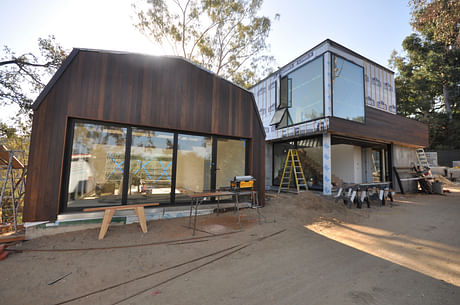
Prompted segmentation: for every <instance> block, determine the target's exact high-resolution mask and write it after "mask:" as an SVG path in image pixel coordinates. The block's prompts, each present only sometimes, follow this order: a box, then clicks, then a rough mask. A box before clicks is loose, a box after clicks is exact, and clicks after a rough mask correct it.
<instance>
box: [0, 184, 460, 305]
mask: <svg viewBox="0 0 460 305" xmlns="http://www.w3.org/2000/svg"><path fill="white" fill-rule="evenodd" d="M450 189H451V190H452V192H451V193H449V194H447V195H421V194H419V195H397V197H396V202H395V206H393V207H390V206H388V205H386V206H383V207H379V206H377V204H376V203H375V202H373V205H372V206H371V208H370V209H368V208H363V209H362V210H359V209H356V208H353V209H351V210H350V209H347V208H345V207H344V206H343V204H342V203H335V202H334V201H332V200H328V199H325V198H323V197H321V196H319V195H316V194H313V193H310V192H305V193H302V194H300V195H291V194H289V195H288V194H283V195H281V196H280V197H279V198H272V199H271V200H268V201H267V205H266V207H265V208H263V209H262V213H263V215H264V216H265V220H266V222H264V223H262V224H261V225H259V224H257V219H256V218H255V215H256V211H255V210H250V209H248V210H244V211H243V214H244V215H243V221H242V225H243V229H242V230H241V231H239V230H238V225H237V222H236V217H235V214H234V213H233V212H226V213H223V214H220V215H215V214H214V215H210V216H202V217H199V219H198V228H199V229H200V230H201V231H200V232H198V234H197V235H196V236H195V237H194V238H192V236H191V231H190V230H189V229H187V228H186V227H185V226H186V224H187V219H173V220H162V221H151V222H149V223H148V229H149V232H148V233H146V234H143V233H141V232H140V229H139V228H138V225H137V224H132V225H125V226H111V227H110V228H109V231H108V233H107V235H106V237H105V238H104V239H103V240H102V241H98V240H97V235H98V230H97V229H90V230H85V231H78V232H72V233H64V234H59V235H54V236H48V237H41V238H37V239H34V240H30V241H27V242H24V243H22V244H20V245H16V246H14V247H11V249H14V250H22V252H15V253H12V254H11V255H10V256H9V257H8V258H7V259H5V260H3V261H1V262H0V276H1V281H0V304H189V305H192V304H197V305H198V304H200V305H203V304H244V305H247V304H261V305H262V304H263V305H266V304H277V305H278V304H286V305H288V304H289V305H292V304H318V305H325V304H341V305H344V304H417V305H420V304H452V305H454V304H455V305H458V304H460V188H459V187H452V188H450ZM225 233H228V234H225ZM114 247H119V248H114ZM66 249H76V250H74V251H59V250H66ZM31 250H34V251H31ZM47 250H50V251H47ZM63 275H67V276H66V277H65V278H63V279H61V280H59V281H57V282H55V283H54V284H51V282H53V281H54V280H56V279H58V278H60V277H61V276H63Z"/></svg>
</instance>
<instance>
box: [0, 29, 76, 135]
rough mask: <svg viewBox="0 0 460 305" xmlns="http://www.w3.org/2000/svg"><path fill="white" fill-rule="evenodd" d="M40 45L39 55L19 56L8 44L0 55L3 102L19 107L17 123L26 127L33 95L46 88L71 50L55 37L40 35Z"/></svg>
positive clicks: (1, 100) (28, 122) (30, 112)
mask: <svg viewBox="0 0 460 305" xmlns="http://www.w3.org/2000/svg"><path fill="white" fill-rule="evenodd" d="M38 47H39V51H40V55H38V56H37V55H34V54H33V53H25V54H22V55H19V56H17V55H16V54H15V52H13V51H12V50H11V49H10V48H8V47H7V46H4V49H3V53H4V54H3V55H2V56H0V102H1V104H2V105H12V104H13V105H17V106H19V114H18V116H16V125H17V126H19V129H23V130H28V129H29V127H30V123H31V118H32V111H31V105H32V102H33V98H32V96H36V95H38V94H39V93H40V92H41V91H42V90H43V88H44V87H45V80H46V79H47V78H48V79H49V78H50V77H51V76H52V75H53V74H54V73H55V72H56V70H57V69H58V68H59V67H60V66H61V64H62V62H63V61H64V59H65V58H66V56H67V53H68V52H67V51H66V50H64V49H63V48H62V47H61V46H60V45H59V44H58V43H56V40H55V38H54V36H49V37H48V38H46V39H43V38H39V39H38ZM24 115H25V117H24ZM23 119H25V120H26V121H25V122H24V121H22V120H23ZM24 128H25V129H24ZM2 131H3V128H2Z"/></svg>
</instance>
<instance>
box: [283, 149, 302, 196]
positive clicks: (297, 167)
mask: <svg viewBox="0 0 460 305" xmlns="http://www.w3.org/2000/svg"><path fill="white" fill-rule="evenodd" d="M291 177H294V180H295V185H296V188H297V193H299V192H300V188H301V187H304V188H305V190H307V189H308V188H307V180H306V179H305V175H304V174H303V169H302V164H301V163H300V159H299V154H298V153H297V149H289V151H288V154H287V157H286V161H285V162H284V169H283V175H282V176H281V181H280V187H279V189H278V194H279V193H280V192H281V191H289V187H290V186H291ZM286 180H287V181H286Z"/></svg>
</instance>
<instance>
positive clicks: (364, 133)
mask: <svg viewBox="0 0 460 305" xmlns="http://www.w3.org/2000/svg"><path fill="white" fill-rule="evenodd" d="M329 131H330V132H331V133H332V134H340V135H345V136H349V137H358V138H366V139H369V140H377V141H381V142H386V143H398V144H403V145H413V146H423V147H426V146H428V145H429V143H428V125H426V124H423V123H421V122H418V121H415V120H411V119H408V118H405V117H402V116H399V115H394V114H390V113H387V112H384V111H381V110H378V109H374V108H371V107H367V106H366V123H365V124H361V123H357V122H353V121H348V120H344V119H339V118H334V117H331V118H330V121H329Z"/></svg>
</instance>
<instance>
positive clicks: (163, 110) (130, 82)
mask: <svg viewBox="0 0 460 305" xmlns="http://www.w3.org/2000/svg"><path fill="white" fill-rule="evenodd" d="M74 51H75V50H74ZM77 51H78V53H77V54H76V55H75V57H74V58H73V59H72V61H70V63H69V64H68V65H67V66H66V67H63V68H61V69H65V70H64V72H62V71H61V73H62V74H61V75H60V77H59V78H58V79H57V80H55V81H54V83H53V84H52V87H50V88H49V89H48V91H47V94H46V96H44V97H41V99H40V100H38V101H37V102H36V105H34V106H35V107H36V109H35V113H34V120H33V130H32V138H31V146H30V155H29V176H28V181H27V186H26V197H25V202H26V205H25V207H24V220H25V221H41V220H55V219H56V218H57V213H58V209H59V196H60V192H61V189H60V188H61V185H60V184H61V181H62V177H61V175H62V174H63V170H64V169H63V162H64V161H63V156H64V150H65V138H66V126H67V120H68V118H80V119H88V120H95V121H105V122H112V123H121V124H127V125H138V126H146V127H151V128H159V129H171V130H175V131H178V132H196V133H203V134H213V135H219V136H230V137H238V138H246V139H249V142H248V143H249V145H250V151H251V154H249V160H248V162H249V165H250V166H249V170H250V174H251V175H253V176H254V177H255V178H256V180H257V187H258V190H259V192H260V198H259V200H260V201H261V203H262V204H263V199H264V189H265V185H264V181H265V176H264V170H265V154H264V150H265V134H264V131H263V125H262V123H261V121H260V118H259V117H258V115H259V114H258V112H257V107H255V106H254V103H255V101H254V99H253V96H252V94H251V93H249V92H248V91H245V90H243V89H241V88H239V87H237V86H235V85H233V84H231V83H230V82H228V81H225V80H223V79H221V78H219V77H217V76H215V75H213V74H210V73H208V72H206V71H204V70H203V69H201V68H199V67H197V66H195V65H193V64H191V63H189V62H187V61H185V60H183V59H180V58H173V57H154V56H147V55H139V54H121V53H109V52H102V51H87V50H77ZM64 191H65V190H64Z"/></svg>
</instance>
